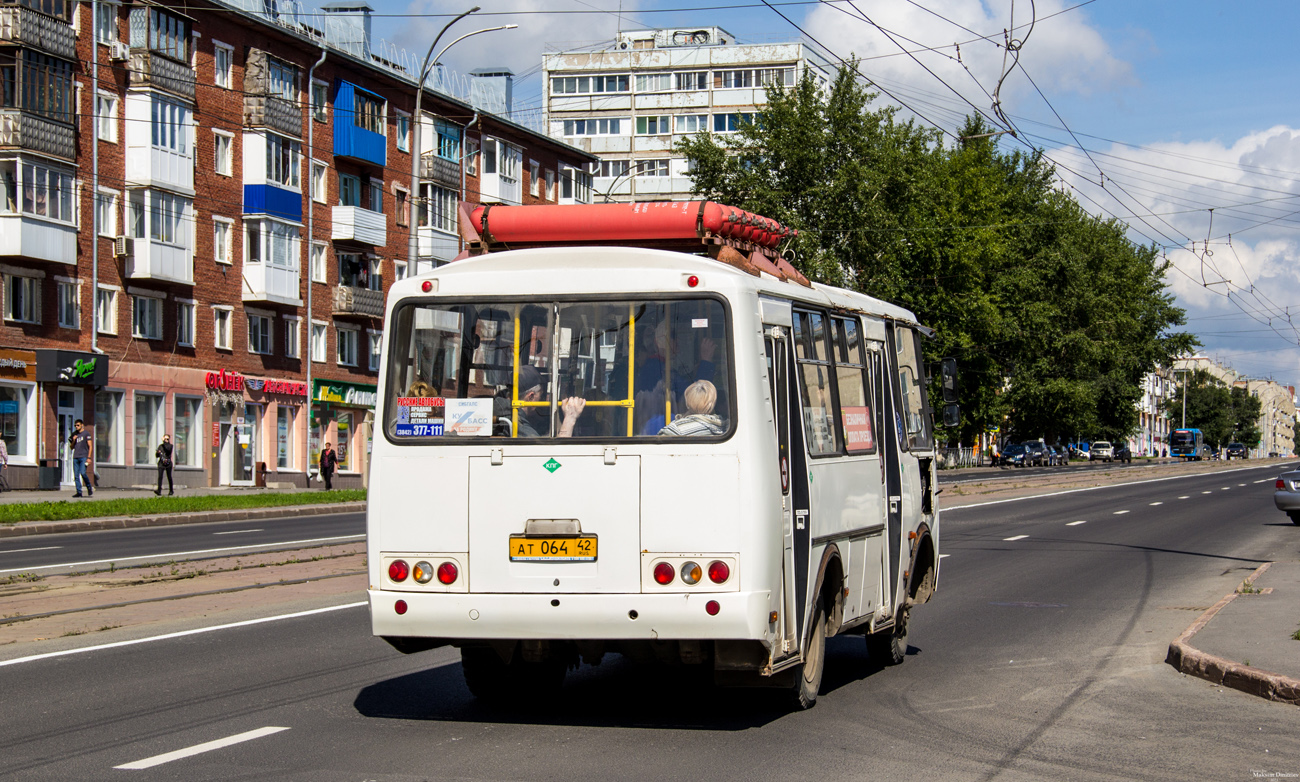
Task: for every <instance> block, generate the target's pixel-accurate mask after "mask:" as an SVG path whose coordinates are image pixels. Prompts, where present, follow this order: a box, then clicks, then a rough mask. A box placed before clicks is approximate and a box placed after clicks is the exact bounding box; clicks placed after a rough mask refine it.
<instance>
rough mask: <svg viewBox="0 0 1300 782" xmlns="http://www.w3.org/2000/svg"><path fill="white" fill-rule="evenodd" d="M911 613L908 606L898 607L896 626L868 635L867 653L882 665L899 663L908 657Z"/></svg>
mask: <svg viewBox="0 0 1300 782" xmlns="http://www.w3.org/2000/svg"><path fill="white" fill-rule="evenodd" d="M910 623H911V616H910V613H909V612H908V610H907V609H906V608H900V609H898V616H897V617H895V619H894V626H893V627H891V628H889V629H888V630H882V631H881V632H879V633H873V634H871V635H868V636H867V655H868V656H869V657H870V658H871V659H872V660H873V661H874V662H877V663H879V664H880V665H882V666H884V665H898V664H899V663H901V662H903V660H906V659H907V634H908V625H909V624H910Z"/></svg>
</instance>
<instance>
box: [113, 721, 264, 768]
mask: <svg viewBox="0 0 1300 782" xmlns="http://www.w3.org/2000/svg"><path fill="white" fill-rule="evenodd" d="M282 730H288V728H274V727H266V728H258V729H257V730H250V731H248V732H247V733H240V734H237V735H235V736H227V737H226V738H224V739H217V740H216V741H208V742H204V743H203V744H195V745H194V746H192V747H186V748H185V749H178V750H176V751H175V752H168V753H166V754H163V755H154V756H153V757H151V758H145V759H144V760H137V761H135V762H134V763H123V764H122V765H120V766H113V768H121V769H126V770H128V771H140V770H143V769H146V768H153V767H154V766H161V765H162V764H164V763H170V762H172V761H173V760H180V759H181V758H188V757H192V756H194V755H199V754H202V753H204V752H211V751H212V750H214V749H221V748H222V747H229V746H231V745H232V744H242V743H243V742H245V741H252V740H253V739H260V738H262V737H263V736H270V735H271V734H273V733H279V732H280V731H282Z"/></svg>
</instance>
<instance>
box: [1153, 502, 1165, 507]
mask: <svg viewBox="0 0 1300 782" xmlns="http://www.w3.org/2000/svg"><path fill="white" fill-rule="evenodd" d="M1157 505H1164V503H1163V502H1153V503H1151V507H1153V508H1154V507H1155V506H1157Z"/></svg>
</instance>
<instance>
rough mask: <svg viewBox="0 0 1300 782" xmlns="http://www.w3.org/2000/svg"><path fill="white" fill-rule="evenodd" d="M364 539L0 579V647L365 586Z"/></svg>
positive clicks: (203, 616) (211, 616)
mask: <svg viewBox="0 0 1300 782" xmlns="http://www.w3.org/2000/svg"><path fill="white" fill-rule="evenodd" d="M365 560H366V555H365V544H364V543H362V542H356V543H345V544H333V545H327V546H317V547H312V548H304V549H295V550H289V551H272V552H263V553H256V554H243V555H238V556H228V557H215V558H209V559H202V560H192V561H182V562H171V561H159V562H152V563H148V564H143V565H133V566H131V567H126V568H119V567H115V566H112V565H109V566H107V567H105V568H103V569H98V570H94V571H89V572H82V573H68V574H56V575H41V574H36V573H17V574H11V575H9V576H5V577H3V578H0V648H4V647H6V646H10V645H13V644H19V645H32V644H40V643H41V642H45V641H50V640H53V639H58V638H67V637H69V636H78V635H87V636H92V637H93V636H97V635H100V634H104V633H106V632H107V631H111V630H116V629H118V628H138V627H141V626H145V625H151V624H162V623H164V622H167V623H171V622H176V621H184V620H186V619H192V620H203V621H204V622H205V623H207V622H213V623H220V621H221V617H222V616H223V615H226V614H228V613H231V612H237V611H243V612H246V611H248V610H250V609H254V610H256V609H263V608H264V609H267V610H268V611H272V612H273V611H274V610H275V607H276V606H279V605H281V604H284V603H290V602H295V601H301V600H303V599H310V598H319V597H331V596H342V595H348V596H351V597H353V598H355V597H356V596H357V595H358V594H363V593H364V592H365V589H366V566H365Z"/></svg>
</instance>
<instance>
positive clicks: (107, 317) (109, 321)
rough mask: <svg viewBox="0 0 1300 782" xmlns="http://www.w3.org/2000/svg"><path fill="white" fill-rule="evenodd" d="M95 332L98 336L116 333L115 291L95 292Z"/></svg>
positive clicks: (107, 289)
mask: <svg viewBox="0 0 1300 782" xmlns="http://www.w3.org/2000/svg"><path fill="white" fill-rule="evenodd" d="M95 330H96V331H98V332H99V333H100V334H116V333H117V291H116V290H113V289H112V288H100V289H99V290H97V291H95Z"/></svg>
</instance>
